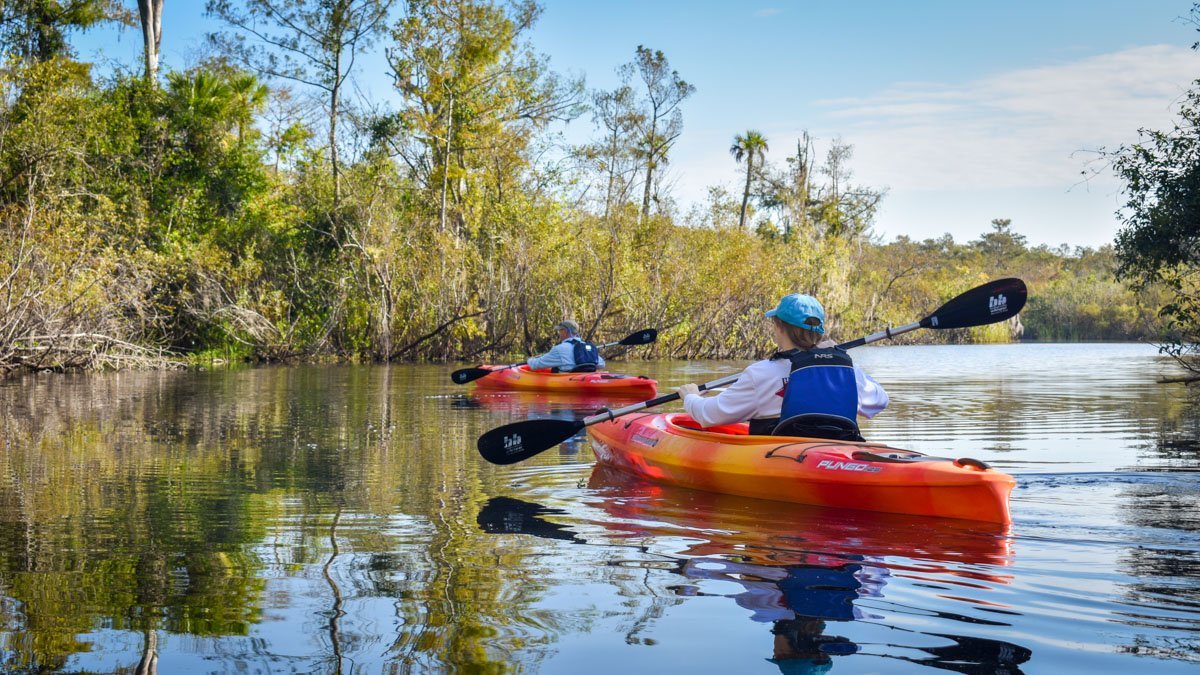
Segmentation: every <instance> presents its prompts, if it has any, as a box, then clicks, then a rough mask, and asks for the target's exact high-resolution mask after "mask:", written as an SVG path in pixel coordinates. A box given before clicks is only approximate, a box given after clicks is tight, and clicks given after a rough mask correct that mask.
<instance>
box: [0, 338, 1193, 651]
mask: <svg viewBox="0 0 1200 675" xmlns="http://www.w3.org/2000/svg"><path fill="white" fill-rule="evenodd" d="M855 356H856V358H857V360H858V361H859V362H860V363H862V364H863V365H864V366H866V368H867V369H868V370H869V372H871V373H872V374H873V375H875V376H876V378H877V379H879V380H880V381H881V382H882V383H883V384H884V385H885V386H886V387H887V389H888V391H889V393H890V394H891V395H892V400H893V404H892V406H891V408H889V410H888V411H886V412H885V413H884V414H883V415H881V416H880V417H878V418H876V419H875V420H872V421H870V422H868V423H866V424H864V432H865V434H866V435H867V437H868V438H871V439H873V440H881V441H886V442H888V443H890V444H892V445H895V446H898V447H906V448H911V449H914V450H920V451H923V452H928V453H930V454H937V455H951V456H971V457H976V458H978V459H982V460H985V461H987V462H989V463H992V464H994V465H996V466H998V467H999V468H1002V469H1003V470H1005V471H1007V472H1009V473H1012V474H1014V475H1015V476H1016V477H1017V480H1018V487H1017V489H1016V490H1015V491H1014V493H1013V497H1012V510H1013V515H1014V519H1015V522H1014V523H1013V525H1012V526H1011V528H1007V529H1004V528H995V527H991V526H987V525H982V524H971V523H964V522H954V521H941V520H937V519H926V518H913V517H901V516H887V515H883V514H870V513H860V512H853V511H836V510H829V509H819V508H808V507H800V506H793V505H787V504H775V503H770V502H762V501H756V500H749V499H739V498H731V497H726V496H721V495H714V494H708V493H702V492H695V491H688V490H682V489H674V488H669V487H664V486H661V485H656V484H653V483H648V482H645V481H640V480H636V479H633V478H630V477H627V476H624V475H622V474H616V473H613V472H610V471H603V470H596V469H593V466H592V464H591V459H592V457H591V453H590V450H589V449H588V445H587V442H586V440H585V439H583V438H577V439H573V440H572V441H570V442H568V443H564V444H563V445H561V446H558V447H556V448H554V449H553V450H551V451H548V452H545V453H542V454H541V455H539V456H537V457H535V458H533V459H531V460H529V461H527V462H524V463H521V464H517V465H514V466H511V467H494V466H491V465H488V464H486V463H485V462H483V461H482V460H480V459H479V457H478V455H477V454H476V452H475V448H474V442H475V439H476V438H477V437H478V435H479V434H480V433H482V432H483V431H486V430H487V429H490V428H492V427H495V426H497V425H500V424H503V423H506V422H509V421H513V420H517V419H525V418H527V417H559V418H566V419H572V418H574V417H576V416H580V415H585V414H587V412H588V411H590V410H592V409H594V407H596V406H597V405H598V404H599V403H600V402H598V401H595V400H586V399H584V400H579V399H563V398H562V397H558V398H555V397H551V396H539V395H523V396H522V395H504V394H487V395H484V394H479V395H475V394H473V393H471V389H470V388H464V387H459V386H457V385H453V384H451V383H450V380H449V377H448V374H449V371H450V370H452V369H453V368H452V367H440V366H392V367H299V368H264V369H255V370H246V371H237V372H217V373H119V374H101V375H87V376H64V375H36V376H31V377H27V378H23V379H20V380H16V381H9V382H6V383H3V384H0V431H2V438H3V441H2V442H3V452H0V650H2V651H0V668H2V669H4V670H6V671H35V670H37V671H41V670H55V671H66V672H79V671H87V672H115V671H125V672H132V671H134V670H135V669H137V668H138V667H139V665H140V666H141V667H142V668H143V672H145V671H146V670H148V669H150V668H157V669H158V670H159V671H160V672H189V673H192V672H230V671H239V672H410V671H463V670H470V671H486V672H508V671H519V672H544V673H581V672H582V673H588V672H610V671H616V672H678V671H682V670H685V669H686V670H690V671H692V672H713V673H735V672H736V673H781V672H782V673H823V672H832V673H875V672H877V673H910V672H911V673H915V672H930V670H931V669H934V670H950V671H955V672H963V673H1069V672H1092V673H1094V672H1131V671H1135V670H1138V669H1141V670H1144V671H1146V672H1155V673H1173V672H1195V671H1196V668H1197V665H1200V512H1198V508H1197V507H1198V506H1200V504H1198V501H1200V482H1198V477H1197V474H1196V473H1195V472H1196V470H1197V469H1198V468H1200V413H1197V411H1196V410H1195V408H1194V405H1193V404H1191V403H1189V401H1188V400H1187V398H1186V397H1185V396H1183V395H1182V394H1181V392H1182V391H1183V390H1182V389H1181V388H1179V387H1178V385H1166V386H1164V385H1158V384H1155V382H1154V381H1155V379H1156V377H1157V376H1158V375H1160V374H1161V373H1162V372H1165V371H1166V370H1167V369H1168V368H1169V366H1168V364H1166V363H1164V362H1163V361H1162V360H1160V358H1159V357H1157V355H1156V353H1155V351H1154V350H1153V348H1150V347H1147V346H1143V345H1011V346H996V347H884V348H863V349H859V350H856V351H855ZM614 365H617V366H621V367H623V368H624V369H625V370H627V371H628V372H634V373H638V374H648V375H651V376H654V377H656V378H657V379H659V380H660V381H661V382H664V383H681V382H685V381H700V382H702V381H706V380H710V379H716V378H718V377H721V376H724V375H727V374H729V373H732V372H736V370H737V369H738V368H739V366H740V365H741V364H738V363H731V362H692V363H678V362H676V363H653V364H642V363H622V364H614Z"/></svg>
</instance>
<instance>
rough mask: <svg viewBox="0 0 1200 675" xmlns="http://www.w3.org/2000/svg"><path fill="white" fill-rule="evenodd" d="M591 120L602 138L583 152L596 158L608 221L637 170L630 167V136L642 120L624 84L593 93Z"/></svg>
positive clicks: (624, 198) (629, 91) (631, 156)
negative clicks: (602, 131) (610, 212)
mask: <svg viewBox="0 0 1200 675" xmlns="http://www.w3.org/2000/svg"><path fill="white" fill-rule="evenodd" d="M592 117H593V120H594V121H595V122H596V124H597V125H599V126H601V127H603V129H604V138H603V139H602V140H601V141H600V142H599V143H597V144H595V145H594V146H592V147H590V148H588V149H586V150H585V152H586V153H587V154H588V155H589V156H592V157H595V158H596V160H597V163H598V165H599V168H600V171H601V172H602V173H603V175H604V178H605V189H604V218H608V214H609V211H610V210H611V209H612V206H613V204H614V203H615V202H624V201H625V200H626V198H627V197H628V195H627V192H628V190H629V188H630V182H631V179H630V176H631V174H632V173H633V172H635V171H636V168H637V167H636V165H633V164H632V161H633V159H634V157H633V152H632V146H633V135H634V133H636V131H637V129H638V127H639V126H641V124H642V122H643V121H644V119H645V118H644V117H643V115H642V114H641V113H640V112H639V111H638V110H637V107H636V96H635V95H634V93H633V89H632V88H631V87H630V86H629V85H628V84H623V85H621V86H620V87H618V88H616V89H614V90H613V91H598V92H596V93H594V94H593V95H592Z"/></svg>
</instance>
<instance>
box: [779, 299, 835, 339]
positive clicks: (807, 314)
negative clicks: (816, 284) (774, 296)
mask: <svg viewBox="0 0 1200 675" xmlns="http://www.w3.org/2000/svg"><path fill="white" fill-rule="evenodd" d="M767 316H775V317H779V320H780V321H783V322H784V323H789V324H791V325H793V326H798V327H800V328H806V329H808V330H811V331H812V332H814V333H821V334H824V333H825V308H824V307H822V306H821V303H819V302H817V299H816V298H814V297H813V296H811V295H804V294H803V293H792V294H791V295H785V296H783V297H782V298H780V299H779V306H778V307H776V308H775V309H770V310H767ZM811 319H816V323H815V324H814V323H813V322H812V321H811Z"/></svg>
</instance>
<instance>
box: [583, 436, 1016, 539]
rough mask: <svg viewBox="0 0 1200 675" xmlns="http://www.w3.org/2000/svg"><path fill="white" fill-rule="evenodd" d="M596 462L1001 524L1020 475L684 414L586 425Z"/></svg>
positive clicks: (752, 493)
mask: <svg viewBox="0 0 1200 675" xmlns="http://www.w3.org/2000/svg"><path fill="white" fill-rule="evenodd" d="M588 433H589V435H590V436H591V439H592V446H593V449H594V450H595V453H596V459H597V460H598V461H599V463H600V464H604V465H608V466H612V467H614V468H617V469H620V470H622V471H627V472H629V473H632V474H635V475H639V476H643V477H646V478H649V479H651V480H655V481H661V482H664V483H669V484H673V485H680V486H683V487H688V488H693V489H698V490H707V491H710V492H719V493H724V494H732V495H741V496H744V497H755V498H759V499H770V500H775V501H784V502H794V503H798V504H812V505H817V506H831V507H836V508H848V509H862V510H867V511H885V512H889V513H906V514H911V515H920V516H938V517H942V518H961V519H965V520H977V521H986V522H992V523H1003V524H1007V523H1009V522H1011V516H1010V514H1009V509H1008V496H1009V493H1011V492H1012V489H1013V487H1014V486H1015V485H1016V481H1014V480H1013V478H1012V476H1009V475H1008V474H1005V473H1002V472H999V471H996V470H994V469H991V468H990V467H987V465H985V464H983V463H982V462H978V461H976V460H968V459H958V460H955V459H947V458H936V457H928V456H925V455H922V454H920V453H915V452H911V451H907V450H899V449H897V448H890V447H887V446H884V445H879V444H873V443H850V442H844V441H827V440H820V439H812V438H789V437H782V436H750V435H748V434H747V433H746V425H745V424H729V425H724V426H721V427H713V428H711V429H708V430H703V431H702V430H700V428H699V425H697V424H696V422H695V421H693V420H692V419H691V418H690V417H688V416H687V415H682V414H644V415H638V416H633V415H630V416H627V417H622V418H618V419H616V420H612V421H608V422H602V423H599V424H594V425H592V426H590V427H588Z"/></svg>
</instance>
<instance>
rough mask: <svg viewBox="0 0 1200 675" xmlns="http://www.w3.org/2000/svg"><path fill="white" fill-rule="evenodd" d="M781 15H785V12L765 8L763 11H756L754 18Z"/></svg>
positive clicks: (774, 8) (773, 8) (778, 9)
mask: <svg viewBox="0 0 1200 675" xmlns="http://www.w3.org/2000/svg"><path fill="white" fill-rule="evenodd" d="M779 14H783V10H782V9H780V8H778V7H765V8H763V9H760V10H756V11H755V12H754V16H756V17H759V18H763V17H768V16H776V15H779Z"/></svg>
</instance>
